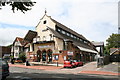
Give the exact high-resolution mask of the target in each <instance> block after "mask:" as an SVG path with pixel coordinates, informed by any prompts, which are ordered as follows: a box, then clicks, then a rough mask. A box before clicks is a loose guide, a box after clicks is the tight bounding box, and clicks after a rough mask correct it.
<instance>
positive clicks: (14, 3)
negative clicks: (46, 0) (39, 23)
mask: <svg viewBox="0 0 120 80" xmlns="http://www.w3.org/2000/svg"><path fill="white" fill-rule="evenodd" d="M25 1H26V2H25ZM34 3H36V2H32V1H31V0H7V1H6V0H1V1H0V9H2V6H6V5H9V6H11V7H12V11H13V12H15V10H20V11H21V12H23V13H25V11H28V10H31V7H32V6H34Z"/></svg>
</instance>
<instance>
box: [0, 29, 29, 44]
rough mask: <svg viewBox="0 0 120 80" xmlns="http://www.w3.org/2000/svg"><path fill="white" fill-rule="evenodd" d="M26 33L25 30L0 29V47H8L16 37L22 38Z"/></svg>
mask: <svg viewBox="0 0 120 80" xmlns="http://www.w3.org/2000/svg"><path fill="white" fill-rule="evenodd" d="M27 31H28V30H27V29H20V28H10V27H8V28H0V45H4V46H7V45H10V44H12V43H13V41H14V40H15V38H16V37H21V38H24V36H25V34H26V33H27Z"/></svg>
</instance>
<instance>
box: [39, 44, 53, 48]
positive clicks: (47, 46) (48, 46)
mask: <svg viewBox="0 0 120 80" xmlns="http://www.w3.org/2000/svg"><path fill="white" fill-rule="evenodd" d="M50 47H51V46H50V45H44V46H38V48H50Z"/></svg>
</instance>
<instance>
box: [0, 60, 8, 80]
mask: <svg viewBox="0 0 120 80" xmlns="http://www.w3.org/2000/svg"><path fill="white" fill-rule="evenodd" d="M0 71H1V72H0V77H1V78H2V80H5V79H6V77H7V76H9V65H8V62H7V61H6V60H4V59H1V58H0Z"/></svg>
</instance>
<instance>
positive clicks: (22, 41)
mask: <svg viewBox="0 0 120 80" xmlns="http://www.w3.org/2000/svg"><path fill="white" fill-rule="evenodd" d="M15 41H19V42H20V44H21V45H22V46H23V45H24V40H23V38H20V37H16V39H15ZM15 41H14V42H15Z"/></svg>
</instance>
